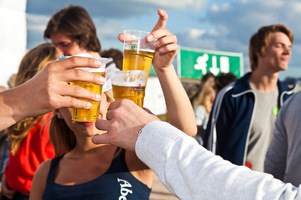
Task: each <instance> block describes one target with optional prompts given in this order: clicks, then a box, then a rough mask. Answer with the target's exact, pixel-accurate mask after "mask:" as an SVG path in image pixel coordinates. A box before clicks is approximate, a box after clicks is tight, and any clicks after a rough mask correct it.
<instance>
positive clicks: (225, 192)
mask: <svg viewBox="0 0 301 200" xmlns="http://www.w3.org/2000/svg"><path fill="white" fill-rule="evenodd" d="M107 119H108V120H98V121H97V122H96V127H97V128H100V129H104V130H107V131H108V132H107V133H105V134H102V135H95V136H93V138H92V140H93V142H94V143H106V144H108V143H109V144H114V145H117V146H121V147H123V148H125V149H128V150H131V151H133V150H135V152H136V154H137V156H138V158H139V159H141V161H143V162H144V163H145V164H146V165H147V166H149V167H150V168H151V169H152V170H154V172H155V173H156V174H157V175H158V176H159V178H160V180H161V181H162V183H163V184H164V185H165V186H166V187H167V188H168V189H169V190H170V191H171V192H173V193H174V194H176V195H177V196H178V197H179V198H180V199H229V200H230V199H231V200H232V199H243V200H247V199H250V200H251V199H299V198H301V193H300V191H299V188H296V187H294V186H292V185H291V184H284V183H283V182H281V181H279V180H277V179H275V178H273V176H271V175H268V174H264V173H260V172H256V171H252V170H250V169H249V168H247V167H244V166H236V165H233V164H231V163H230V162H229V161H225V160H223V159H222V158H221V157H219V156H215V155H213V154H212V153H211V152H209V151H207V150H206V149H204V148H203V147H202V146H200V145H199V144H198V143H197V142H196V140H195V139H193V138H191V137H188V136H186V135H185V134H184V133H183V132H182V131H180V130H179V129H177V128H175V127H173V126H171V125H170V124H168V123H165V122H160V121H159V120H158V119H157V118H156V117H155V116H153V115H151V114H149V113H147V112H146V111H144V110H143V109H142V108H140V107H138V106H137V105H136V104H134V103H133V102H131V101H130V100H121V101H116V102H113V103H111V105H110V107H109V110H108V114H107Z"/></svg>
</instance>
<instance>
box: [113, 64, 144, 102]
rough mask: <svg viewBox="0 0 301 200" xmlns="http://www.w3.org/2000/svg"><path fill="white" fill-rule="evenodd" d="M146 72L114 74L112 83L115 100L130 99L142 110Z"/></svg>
mask: <svg viewBox="0 0 301 200" xmlns="http://www.w3.org/2000/svg"><path fill="white" fill-rule="evenodd" d="M146 74H147V72H146V71H143V70H126V71H117V72H114V73H113V75H112V77H111V81H112V89H113V95H114V99H115V100H116V101H118V100H121V99H129V100H132V101H133V102H134V103H136V104H137V105H138V106H140V107H141V108H142V107H143V101H144V96H145V82H146Z"/></svg>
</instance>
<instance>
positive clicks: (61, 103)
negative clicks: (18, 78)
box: [0, 57, 104, 130]
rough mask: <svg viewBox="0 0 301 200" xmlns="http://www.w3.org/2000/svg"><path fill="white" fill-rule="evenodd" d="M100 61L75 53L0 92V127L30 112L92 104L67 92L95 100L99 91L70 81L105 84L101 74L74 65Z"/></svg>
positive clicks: (5, 126)
mask: <svg viewBox="0 0 301 200" xmlns="http://www.w3.org/2000/svg"><path fill="white" fill-rule="evenodd" d="M100 65H101V63H100V61H96V60H94V59H91V58H80V57H73V58H68V59H64V60H60V61H57V62H52V63H49V64H48V65H47V66H46V67H45V68H44V69H43V70H41V71H40V72H39V73H38V74H37V75H36V76H34V77H33V78H32V79H31V80H29V81H27V82H26V83H24V84H22V85H20V86H18V87H16V88H13V89H10V90H6V91H4V92H1V93H0V130H2V129H5V128H7V127H9V126H11V125H13V124H14V123H16V122H18V121H20V120H21V119H24V118H26V117H30V116H38V115H41V114H44V113H47V112H49V111H51V110H53V109H57V108H62V107H73V108H74V107H76V108H89V107H91V104H90V103H89V102H87V101H82V100H78V99H75V98H69V97H66V96H73V97H81V98H85V99H90V100H94V101H99V100H100V95H99V94H95V93H93V92H90V91H88V90H86V89H84V88H81V87H78V86H74V85H68V82H71V81H75V80H81V81H88V82H92V83H95V84H101V85H102V84H104V79H103V78H100V76H98V75H95V74H92V73H89V72H86V71H84V70H80V69H74V68H75V67H87V66H89V67H99V66H100Z"/></svg>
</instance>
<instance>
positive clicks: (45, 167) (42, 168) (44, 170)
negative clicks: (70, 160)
mask: <svg viewBox="0 0 301 200" xmlns="http://www.w3.org/2000/svg"><path fill="white" fill-rule="evenodd" d="M52 160H53V159H49V160H45V161H44V162H42V163H41V164H40V165H39V167H38V169H37V170H36V172H35V174H48V172H49V169H50V166H51V162H52Z"/></svg>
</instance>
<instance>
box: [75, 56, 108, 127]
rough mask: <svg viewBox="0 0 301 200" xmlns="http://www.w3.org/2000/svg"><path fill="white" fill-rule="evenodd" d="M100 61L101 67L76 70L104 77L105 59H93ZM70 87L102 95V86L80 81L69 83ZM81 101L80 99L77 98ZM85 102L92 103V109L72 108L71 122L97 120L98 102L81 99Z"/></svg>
mask: <svg viewBox="0 0 301 200" xmlns="http://www.w3.org/2000/svg"><path fill="white" fill-rule="evenodd" d="M94 59H98V60H101V62H102V66H101V67H100V68H87V67H83V68H80V67H79V68H77V69H82V70H86V71H88V72H92V73H95V74H97V75H99V76H102V77H105V68H106V61H107V58H94ZM70 84H71V85H78V86H80V87H83V88H86V89H87V90H90V91H92V92H95V93H98V94H101V93H102V85H95V84H93V83H87V82H82V81H75V82H71V83H70ZM78 99H81V98H78ZM81 100H85V101H89V102H91V103H92V108H90V109H79V108H72V120H73V121H77V122H94V121H96V120H97V119H98V116H99V107H100V101H97V102H96V101H91V100H87V99H81Z"/></svg>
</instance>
